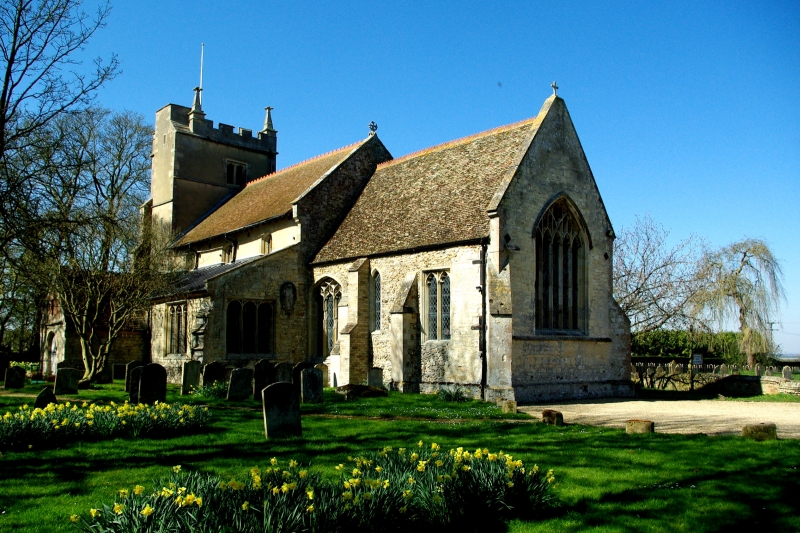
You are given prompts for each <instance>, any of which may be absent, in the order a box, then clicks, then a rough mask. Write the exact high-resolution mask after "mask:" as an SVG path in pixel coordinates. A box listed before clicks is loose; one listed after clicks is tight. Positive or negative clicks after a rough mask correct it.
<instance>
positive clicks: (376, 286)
mask: <svg viewBox="0 0 800 533" xmlns="http://www.w3.org/2000/svg"><path fill="white" fill-rule="evenodd" d="M372 279H373V281H372V291H373V294H372V302H373V304H372V324H373V327H372V329H373V331H380V329H381V275H380V273H379V272H375V275H374V276H373V278H372Z"/></svg>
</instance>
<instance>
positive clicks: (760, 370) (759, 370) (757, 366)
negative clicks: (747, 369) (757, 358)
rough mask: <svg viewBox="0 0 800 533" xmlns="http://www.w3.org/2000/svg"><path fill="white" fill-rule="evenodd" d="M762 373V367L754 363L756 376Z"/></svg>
mask: <svg viewBox="0 0 800 533" xmlns="http://www.w3.org/2000/svg"><path fill="white" fill-rule="evenodd" d="M763 375H764V367H762V366H761V364H760V363H759V364H757V365H756V376H763Z"/></svg>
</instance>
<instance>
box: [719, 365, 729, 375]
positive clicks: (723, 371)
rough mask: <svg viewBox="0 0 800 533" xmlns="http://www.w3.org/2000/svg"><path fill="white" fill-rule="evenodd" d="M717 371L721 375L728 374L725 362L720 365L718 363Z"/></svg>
mask: <svg viewBox="0 0 800 533" xmlns="http://www.w3.org/2000/svg"><path fill="white" fill-rule="evenodd" d="M719 373H720V375H721V376H727V375H728V365H726V364H725V363H722V364H721V365H719Z"/></svg>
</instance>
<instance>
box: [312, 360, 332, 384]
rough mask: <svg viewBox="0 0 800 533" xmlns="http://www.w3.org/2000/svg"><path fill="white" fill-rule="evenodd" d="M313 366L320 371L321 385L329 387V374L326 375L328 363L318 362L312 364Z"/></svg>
mask: <svg viewBox="0 0 800 533" xmlns="http://www.w3.org/2000/svg"><path fill="white" fill-rule="evenodd" d="M314 368H316V369H317V370H319V371H320V372H322V386H323V387H330V386H331V382H330V376H329V375H328V365H323V364H321V363H320V364H318V365H314Z"/></svg>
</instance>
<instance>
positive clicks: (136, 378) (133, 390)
mask: <svg viewBox="0 0 800 533" xmlns="http://www.w3.org/2000/svg"><path fill="white" fill-rule="evenodd" d="M142 370H144V366H137V367H136V368H132V369H131V370H130V371H129V372H128V377H129V379H130V391H129V392H130V395H131V397H130V400H129V402H130V403H131V405H135V404H137V403H139V383H140V382H141V380H142Z"/></svg>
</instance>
